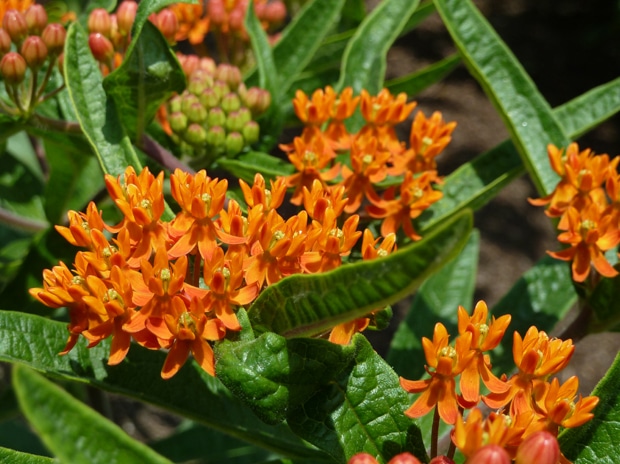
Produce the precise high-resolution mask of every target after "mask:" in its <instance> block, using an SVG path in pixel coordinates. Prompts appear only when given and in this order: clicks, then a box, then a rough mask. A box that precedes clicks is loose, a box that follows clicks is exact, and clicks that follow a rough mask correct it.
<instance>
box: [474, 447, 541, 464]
mask: <svg viewBox="0 0 620 464" xmlns="http://www.w3.org/2000/svg"><path fill="white" fill-rule="evenodd" d="M511 462H512V459H510V456H509V455H508V453H507V452H506V450H505V449H504V448H502V447H501V446H498V445H486V446H483V447H482V448H480V449H478V451H476V452H475V453H474V454H472V455H471V456H469V458H467V461H465V463H466V464H511ZM530 464H534V463H533V462H532V463H530Z"/></svg>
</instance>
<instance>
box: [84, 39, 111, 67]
mask: <svg viewBox="0 0 620 464" xmlns="http://www.w3.org/2000/svg"><path fill="white" fill-rule="evenodd" d="M88 46H89V47H90V51H91V52H92V53H93V56H94V57H95V59H96V60H97V61H99V62H100V63H105V64H108V63H109V62H110V61H111V60H112V58H113V57H114V45H112V42H110V40H109V39H108V38H107V37H105V36H104V35H102V34H100V33H99V32H96V33H94V34H90V35H89V36H88Z"/></svg>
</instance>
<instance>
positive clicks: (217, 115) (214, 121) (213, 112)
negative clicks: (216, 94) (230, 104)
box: [207, 108, 226, 127]
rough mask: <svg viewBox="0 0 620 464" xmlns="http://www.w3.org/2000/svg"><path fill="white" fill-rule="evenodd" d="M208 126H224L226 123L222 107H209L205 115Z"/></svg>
mask: <svg viewBox="0 0 620 464" xmlns="http://www.w3.org/2000/svg"><path fill="white" fill-rule="evenodd" d="M207 123H208V124H209V126H211V127H212V126H224V125H225V124H226V114H225V113H224V111H223V110H222V108H211V109H210V110H209V116H208V117H207Z"/></svg>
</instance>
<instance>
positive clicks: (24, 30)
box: [2, 10, 28, 45]
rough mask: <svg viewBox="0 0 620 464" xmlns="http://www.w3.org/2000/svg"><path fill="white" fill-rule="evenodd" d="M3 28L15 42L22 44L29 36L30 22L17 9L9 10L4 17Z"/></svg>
mask: <svg viewBox="0 0 620 464" xmlns="http://www.w3.org/2000/svg"><path fill="white" fill-rule="evenodd" d="M2 28H3V29H4V30H5V31H6V32H7V34H9V37H11V40H12V41H13V43H15V44H17V45H20V44H21V43H22V41H23V40H24V39H25V38H26V37H27V36H28V23H27V22H26V18H25V17H24V15H23V14H22V13H21V12H19V11H17V10H8V11H7V12H6V13H4V18H2Z"/></svg>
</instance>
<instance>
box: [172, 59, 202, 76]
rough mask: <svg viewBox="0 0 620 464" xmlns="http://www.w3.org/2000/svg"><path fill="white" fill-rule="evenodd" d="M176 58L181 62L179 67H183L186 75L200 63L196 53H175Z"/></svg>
mask: <svg viewBox="0 0 620 464" xmlns="http://www.w3.org/2000/svg"><path fill="white" fill-rule="evenodd" d="M177 58H178V59H179V63H181V67H182V68H183V72H184V73H185V75H186V76H189V75H190V74H191V73H193V72H194V71H195V70H196V69H198V66H199V65H200V58H198V57H197V56H196V55H181V54H177Z"/></svg>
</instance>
